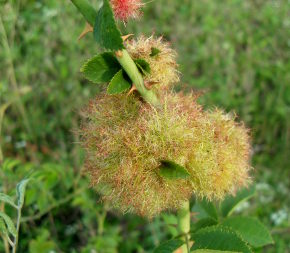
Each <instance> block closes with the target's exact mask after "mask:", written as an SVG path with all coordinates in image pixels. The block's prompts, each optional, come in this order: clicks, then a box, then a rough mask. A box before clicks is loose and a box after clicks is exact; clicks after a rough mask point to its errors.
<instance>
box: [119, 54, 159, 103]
mask: <svg viewBox="0 0 290 253" xmlns="http://www.w3.org/2000/svg"><path fill="white" fill-rule="evenodd" d="M116 56H117V60H118V61H119V63H120V64H121V66H122V67H123V69H124V70H125V71H126V73H127V74H128V76H129V77H130V79H131V80H132V82H133V84H134V85H135V87H136V89H137V90H138V91H139V93H140V94H141V96H142V97H143V98H144V100H145V101H146V102H148V103H150V104H152V105H153V106H158V105H159V104H160V102H159V100H158V98H157V96H156V94H155V93H154V92H153V91H152V90H148V89H146V87H145V86H144V81H143V78H142V75H141V74H140V72H139V70H138V68H137V66H136V64H135V62H134V61H133V60H132V58H131V57H130V55H129V53H128V52H127V50H125V49H123V50H122V51H118V52H117V53H116Z"/></svg>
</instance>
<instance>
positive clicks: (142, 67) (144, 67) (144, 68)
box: [134, 59, 151, 75]
mask: <svg viewBox="0 0 290 253" xmlns="http://www.w3.org/2000/svg"><path fill="white" fill-rule="evenodd" d="M134 62H135V64H136V65H137V67H138V69H139V71H140V72H141V73H142V74H143V75H147V74H150V73H151V68H150V65H149V63H148V62H147V61H145V60H144V59H136V60H134Z"/></svg>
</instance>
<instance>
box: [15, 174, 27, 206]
mask: <svg viewBox="0 0 290 253" xmlns="http://www.w3.org/2000/svg"><path fill="white" fill-rule="evenodd" d="M29 181H30V179H24V180H22V181H20V182H19V183H18V184H17V186H16V194H17V199H18V208H22V206H23V204H24V197H25V189H26V186H27V184H28V182H29Z"/></svg>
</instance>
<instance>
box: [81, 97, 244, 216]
mask: <svg viewBox="0 0 290 253" xmlns="http://www.w3.org/2000/svg"><path fill="white" fill-rule="evenodd" d="M162 100H163V101H162V104H163V105H162V107H161V108H158V109H155V108H153V107H152V106H150V105H149V104H145V103H144V102H142V101H140V100H138V99H137V98H136V97H134V96H129V97H127V96H126V95H118V96H106V95H100V96H98V97H97V98H96V99H95V100H92V101H91V103H90V105H89V107H88V108H87V109H86V110H85V111H84V112H85V115H86V120H85V121H84V124H83V128H82V130H81V135H82V140H83V145H84V147H85V148H86V150H87V163H86V165H87V172H88V173H89V175H90V177H91V182H92V185H93V186H95V187H96V188H98V189H99V191H101V192H102V193H103V196H104V198H105V199H107V200H110V201H111V202H112V203H113V204H114V206H115V207H116V208H118V209H120V210H121V211H124V212H128V211H129V212H135V213H138V214H139V215H142V216H146V217H149V218H151V217H153V216H155V215H156V214H158V213H160V212H161V211H163V210H166V209H178V208H179V207H180V206H181V205H182V203H183V202H184V201H186V200H188V199H189V198H190V197H191V196H192V195H193V194H194V195H195V196H198V197H200V198H203V197H205V198H207V199H210V200H219V199H222V198H224V196H225V195H226V194H234V193H235V192H236V190H237V189H238V188H239V187H241V186H244V185H247V183H248V181H249V178H248V169H249V165H248V160H249V141H248V135H247V130H246V129H245V128H244V127H243V126H242V125H239V124H237V123H235V122H234V120H233V118H231V117H229V115H227V114H224V113H223V112H221V111H218V110H217V111H212V112H206V111H203V110H202V108H201V106H200V105H198V103H197V102H196V97H195V96H194V95H186V96H184V95H181V94H177V95H176V94H175V95H174V94H172V93H167V94H163V99H162ZM163 160H170V161H174V162H176V163H178V164H180V165H182V166H184V168H186V170H187V172H188V173H189V175H190V177H189V178H188V179H177V180H168V179H164V178H162V177H161V176H160V175H159V174H158V170H159V167H160V164H161V161H163ZM103 189H106V191H103Z"/></svg>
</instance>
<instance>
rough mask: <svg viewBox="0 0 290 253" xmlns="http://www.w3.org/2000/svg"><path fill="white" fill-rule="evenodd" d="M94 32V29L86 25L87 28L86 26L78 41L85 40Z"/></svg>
mask: <svg viewBox="0 0 290 253" xmlns="http://www.w3.org/2000/svg"><path fill="white" fill-rule="evenodd" d="M93 31H94V28H93V27H92V26H91V25H90V24H89V23H86V26H85V28H84V30H83V31H82V33H81V34H80V36H79V37H78V40H80V39H81V38H83V37H84V36H85V35H86V34H87V33H89V32H93Z"/></svg>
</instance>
